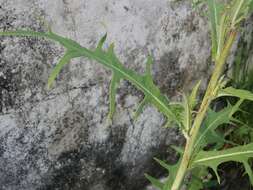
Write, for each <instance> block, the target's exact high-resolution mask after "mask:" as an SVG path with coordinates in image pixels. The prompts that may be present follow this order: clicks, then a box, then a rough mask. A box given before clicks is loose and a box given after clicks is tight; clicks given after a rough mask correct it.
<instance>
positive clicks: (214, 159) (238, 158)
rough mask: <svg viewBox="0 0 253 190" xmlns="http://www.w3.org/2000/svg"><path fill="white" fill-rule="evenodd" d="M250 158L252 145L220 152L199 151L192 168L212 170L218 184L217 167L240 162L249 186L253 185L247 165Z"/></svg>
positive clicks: (252, 153)
mask: <svg viewBox="0 0 253 190" xmlns="http://www.w3.org/2000/svg"><path fill="white" fill-rule="evenodd" d="M250 158H253V143H250V144H247V145H243V146H237V147H234V148H229V149H226V150H220V151H201V152H199V153H198V154H197V156H196V157H195V158H194V160H193V162H192V167H198V166H207V167H210V168H212V169H213V170H214V172H215V174H216V175H217V178H218V181H219V182H220V178H219V174H218V172H217V168H218V166H219V165H220V164H222V163H224V162H228V161H235V162H240V163H242V164H243V165H244V168H245V170H246V173H247V174H248V175H249V178H250V181H251V184H253V173H252V169H251V167H250V165H249V159H250Z"/></svg>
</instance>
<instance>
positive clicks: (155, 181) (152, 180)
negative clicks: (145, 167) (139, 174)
mask: <svg viewBox="0 0 253 190" xmlns="http://www.w3.org/2000/svg"><path fill="white" fill-rule="evenodd" d="M145 177H146V178H147V179H148V180H149V181H150V183H151V184H152V185H153V186H154V187H156V188H158V189H160V190H162V189H163V186H164V184H163V183H162V182H160V181H159V180H158V179H156V178H154V177H152V176H150V175H148V174H145Z"/></svg>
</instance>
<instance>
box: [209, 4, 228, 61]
mask: <svg viewBox="0 0 253 190" xmlns="http://www.w3.org/2000/svg"><path fill="white" fill-rule="evenodd" d="M207 4H208V8H209V20H210V22H211V34H212V56H213V58H215V57H216V55H217V51H218V48H219V47H218V38H219V36H218V28H219V25H220V17H221V13H222V10H223V8H224V7H223V4H221V3H220V2H217V0H207Z"/></svg>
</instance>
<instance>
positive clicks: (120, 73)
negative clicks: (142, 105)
mask: <svg viewBox="0 0 253 190" xmlns="http://www.w3.org/2000/svg"><path fill="white" fill-rule="evenodd" d="M0 36H19V37H22V36H30V37H42V38H47V39H50V40H53V41H56V42H58V43H60V44H61V45H62V46H64V47H65V48H66V52H67V53H66V54H65V56H64V57H63V58H62V59H61V61H60V64H59V65H58V66H57V68H55V71H54V72H53V74H52V75H51V77H50V80H49V85H51V84H52V81H53V80H54V79H55V77H56V75H57V74H58V73H59V71H60V69H61V68H62V66H63V65H65V64H67V63H68V62H69V61H70V60H71V59H72V58H74V57H76V56H78V57H79V56H84V57H87V58H89V59H92V60H95V61H97V62H99V63H100V64H101V65H103V66H104V67H106V68H108V69H110V70H111V71H112V73H113V76H114V77H116V78H113V79H112V83H111V88H110V93H111V95H110V113H109V117H112V114H113V112H114V108H113V107H114V106H115V103H114V101H115V93H116V88H117V85H118V81H119V80H121V79H125V80H128V81H129V82H130V83H132V84H133V85H134V86H135V87H137V88H138V89H139V90H141V91H142V92H143V93H144V96H145V100H146V102H147V103H150V104H152V105H154V106H155V107H156V108H157V109H158V110H159V111H160V112H162V113H163V114H164V115H165V116H166V117H167V119H169V120H172V121H174V122H176V123H178V124H180V122H179V121H178V117H177V116H176V113H174V112H173V109H175V108H173V105H170V102H169V101H168V99H167V97H166V96H164V95H163V94H162V93H161V91H160V90H159V88H158V87H157V86H156V85H155V84H154V82H153V80H152V76H151V64H152V59H151V57H149V58H148V62H147V69H146V73H145V75H140V74H138V73H136V72H134V71H133V70H130V69H128V68H126V67H124V66H123V64H122V63H121V62H120V61H119V59H118V58H117V57H116V55H115V53H114V45H113V44H111V45H110V47H109V49H108V50H107V51H104V50H103V49H102V46H103V44H104V42H105V40H106V35H105V36H104V37H103V38H102V39H101V40H100V42H99V44H98V46H97V48H96V49H95V50H89V49H87V48H84V47H82V46H81V45H80V44H78V43H77V42H75V41H73V40H71V39H68V38H65V37H62V36H59V35H57V34H55V33H53V32H51V31H49V32H45V33H43V32H34V31H23V30H17V31H5V32H0ZM70 52H71V53H70ZM72 53H73V54H72ZM177 110H179V109H178V108H177Z"/></svg>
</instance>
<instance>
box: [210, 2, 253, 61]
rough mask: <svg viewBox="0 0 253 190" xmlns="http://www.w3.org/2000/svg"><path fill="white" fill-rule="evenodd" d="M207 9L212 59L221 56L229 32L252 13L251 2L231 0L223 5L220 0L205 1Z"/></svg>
mask: <svg viewBox="0 0 253 190" xmlns="http://www.w3.org/2000/svg"><path fill="white" fill-rule="evenodd" d="M206 2H207V4H208V7H209V19H210V23H211V34H212V56H213V59H215V60H217V58H218V57H219V56H220V55H221V53H222V51H223V49H224V45H225V42H226V39H227V36H229V33H230V32H231V30H233V29H235V28H236V27H237V26H238V24H240V22H241V21H242V20H243V19H245V18H246V17H247V16H248V15H249V13H250V12H251V11H252V4H253V1H252V0H232V1H231V2H230V3H226V4H225V3H224V2H223V1H220V0H206Z"/></svg>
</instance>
